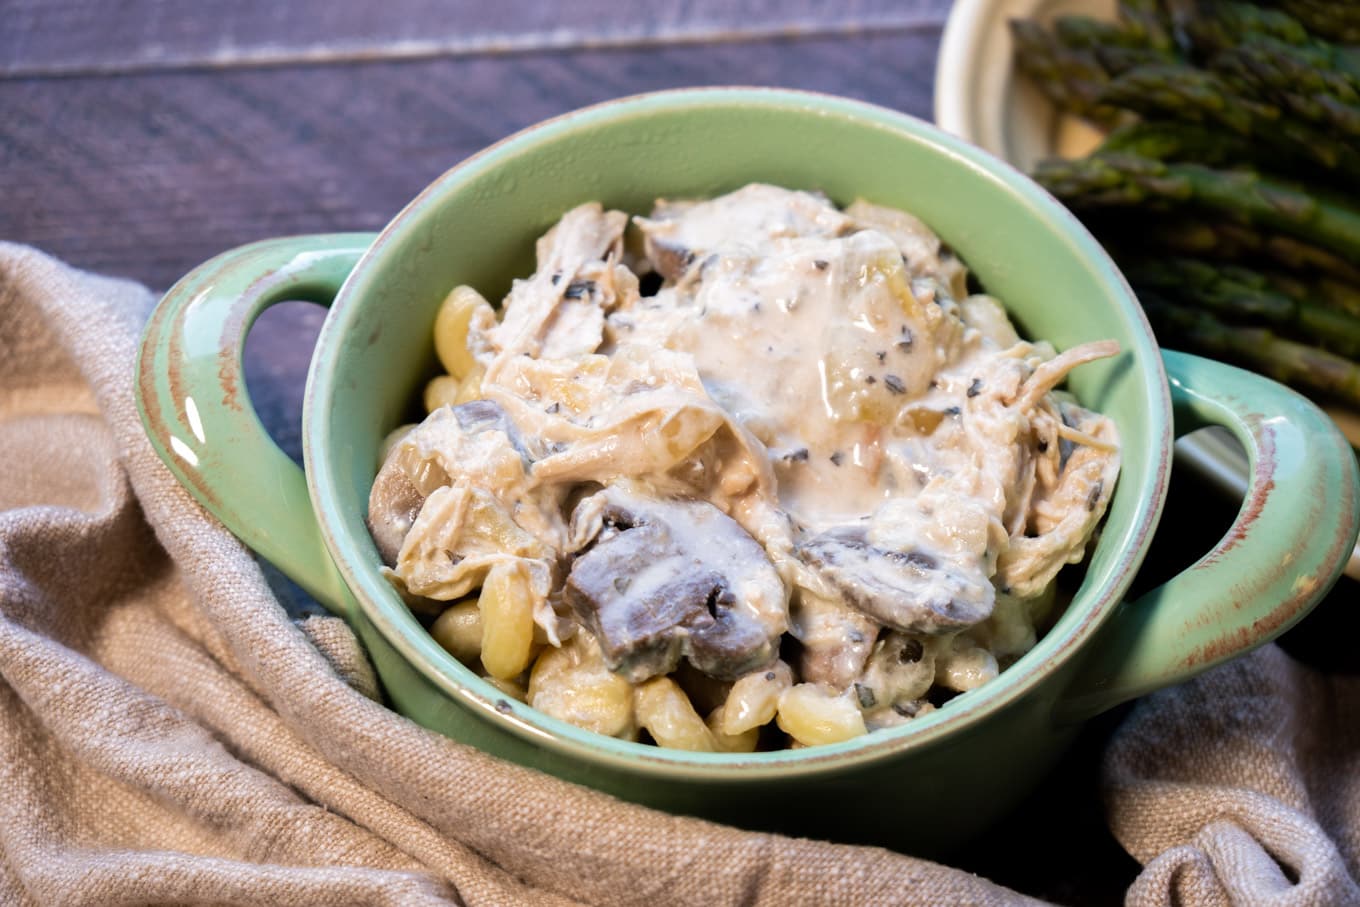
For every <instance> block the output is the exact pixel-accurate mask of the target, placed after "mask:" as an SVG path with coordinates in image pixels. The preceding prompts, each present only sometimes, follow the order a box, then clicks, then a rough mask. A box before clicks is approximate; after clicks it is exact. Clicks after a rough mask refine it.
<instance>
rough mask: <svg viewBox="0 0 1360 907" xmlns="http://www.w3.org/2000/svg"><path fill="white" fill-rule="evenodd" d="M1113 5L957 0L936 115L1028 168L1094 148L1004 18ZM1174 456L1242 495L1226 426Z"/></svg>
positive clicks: (1359, 550)
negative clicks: (1034, 80) (1055, 101)
mask: <svg viewBox="0 0 1360 907" xmlns="http://www.w3.org/2000/svg"><path fill="white" fill-rule="evenodd" d="M1115 6H1116V3H1115V0H957V2H956V3H955V4H954V7H953V9H951V10H950V12H949V20H948V21H947V22H946V24H945V29H944V37H943V39H942V40H941V42H940V56H939V60H938V62H937V63H936V66H935V122H936V123H937V124H938V125H939V126H940V127H941V128H943V129H945V130H947V131H949V132H952V133H954V134H955V135H957V136H959V137H961V138H964V139H967V140H968V141H970V142H972V143H973V144H975V145H977V146H979V147H981V148H983V149H985V150H986V151H990V152H991V153H992V154H995V155H996V156H997V157H1000V158H1003V159H1004V160H1007V161H1010V162H1011V163H1012V164H1014V165H1015V166H1017V167H1019V168H1020V169H1022V170H1024V171H1026V172H1029V171H1031V170H1033V169H1034V165H1035V164H1036V163H1038V162H1039V161H1040V160H1042V159H1043V158H1046V157H1053V156H1055V155H1060V156H1063V157H1075V156H1079V155H1082V154H1085V153H1087V152H1088V151H1090V150H1092V149H1093V148H1095V147H1096V145H1098V144H1099V143H1100V138H1101V136H1100V133H1099V132H1098V131H1097V130H1095V129H1094V128H1092V127H1091V126H1089V125H1087V124H1086V123H1084V122H1082V121H1081V120H1078V119H1076V118H1075V117H1070V116H1065V115H1060V114H1058V113H1057V112H1056V111H1055V110H1054V109H1053V105H1052V104H1050V103H1049V102H1048V99H1047V98H1045V97H1044V96H1043V94H1042V93H1041V92H1040V91H1039V90H1038V89H1037V88H1035V87H1034V86H1033V85H1031V84H1029V83H1028V81H1026V80H1025V79H1023V78H1021V77H1020V76H1019V74H1018V73H1017V72H1016V69H1015V66H1014V57H1015V49H1014V46H1013V43H1012V41H1011V33H1010V27H1009V25H1008V22H1009V21H1010V20H1011V19H1034V18H1037V19H1040V20H1049V19H1052V18H1054V17H1056V16H1062V15H1068V14H1079V15H1088V16H1093V17H1096V18H1100V19H1113V18H1114V16H1115ZM1332 415H1333V417H1334V418H1336V420H1337V421H1338V423H1339V424H1340V425H1341V426H1342V429H1343V431H1346V434H1347V435H1348V436H1349V437H1350V438H1351V442H1352V443H1356V441H1357V438H1360V432H1356V424H1355V416H1354V415H1353V414H1349V413H1338V412H1333V413H1332ZM1348 429H1349V430H1348ZM1176 459H1177V461H1178V462H1180V463H1183V464H1185V465H1187V466H1189V467H1191V468H1192V469H1194V470H1195V471H1196V472H1197V473H1199V474H1200V475H1201V476H1203V477H1204V478H1205V479H1206V480H1207V481H1208V482H1209V483H1210V484H1212V485H1213V486H1214V487H1216V488H1218V489H1220V490H1221V491H1222V492H1223V493H1224V494H1228V495H1231V496H1233V497H1237V498H1241V497H1242V496H1243V495H1244V494H1245V493H1246V490H1247V475H1248V463H1247V458H1246V455H1245V454H1244V453H1243V452H1242V448H1241V446H1240V445H1239V444H1238V443H1237V441H1236V440H1234V439H1233V437H1232V436H1231V435H1230V434H1228V432H1227V431H1226V430H1224V429H1220V428H1207V429H1203V430H1201V431H1197V432H1194V433H1192V434H1190V435H1187V436H1186V437H1184V438H1181V439H1180V440H1179V441H1177V442H1176ZM1346 575H1347V576H1349V577H1351V578H1352V579H1360V546H1357V547H1356V550H1355V552H1354V553H1353V554H1352V555H1351V559H1350V562H1349V563H1348V564H1347V565H1346Z"/></svg>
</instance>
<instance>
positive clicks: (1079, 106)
mask: <svg viewBox="0 0 1360 907" xmlns="http://www.w3.org/2000/svg"><path fill="white" fill-rule="evenodd" d="M1010 29H1011V37H1012V39H1013V40H1014V41H1015V48H1016V56H1015V59H1016V63H1017V64H1018V65H1019V67H1020V70H1021V71H1022V72H1024V73H1025V74H1026V75H1028V76H1029V77H1030V78H1031V79H1033V80H1034V83H1035V84H1036V85H1037V86H1038V87H1039V89H1040V90H1041V91H1042V92H1043V93H1044V95H1045V96H1047V98H1048V99H1049V100H1050V101H1052V102H1053V104H1054V106H1056V107H1057V108H1058V109H1059V110H1064V111H1067V112H1069V113H1073V114H1076V115H1077V116H1081V117H1086V118H1087V119H1089V120H1091V121H1093V122H1095V123H1097V124H1102V125H1103V124H1109V123H1113V122H1114V121H1115V120H1117V119H1118V117H1119V111H1118V110H1116V109H1115V108H1113V107H1111V106H1109V105H1108V104H1103V103H1101V100H1100V95H1101V92H1102V91H1103V90H1104V88H1105V84H1106V83H1107V82H1108V81H1109V76H1108V75H1107V74H1106V72H1105V68H1104V67H1103V66H1102V65H1101V63H1100V61H1099V60H1097V59H1096V57H1095V55H1094V54H1092V53H1091V52H1090V51H1085V50H1080V49H1072V48H1068V47H1064V46H1063V45H1062V44H1061V43H1060V42H1059V41H1058V40H1057V39H1056V38H1054V37H1053V36H1052V35H1051V34H1050V33H1049V32H1048V30H1047V29H1045V28H1044V27H1043V26H1042V25H1040V24H1039V23H1037V22H1034V21H1031V20H1029V19H1012V20H1011V21H1010Z"/></svg>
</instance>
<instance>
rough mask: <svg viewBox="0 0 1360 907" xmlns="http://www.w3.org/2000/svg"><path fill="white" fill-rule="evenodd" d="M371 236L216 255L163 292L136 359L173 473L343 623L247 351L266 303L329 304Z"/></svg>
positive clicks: (295, 240) (276, 243) (337, 580)
mask: <svg viewBox="0 0 1360 907" xmlns="http://www.w3.org/2000/svg"><path fill="white" fill-rule="evenodd" d="M373 239H374V236H373V234H369V233H337V234H330V235H319V236H297V237H286V238H282V239H270V240H265V241H264V242H257V243H252V244H251V245H248V246H242V247H240V248H239V249H233V250H232V251H230V252H225V253H223V254H222V255H219V256H217V257H216V258H214V259H212V260H211V261H209V262H207V263H205V264H203V265H200V266H199V267H198V268H196V269H194V270H193V271H192V272H190V273H189V274H188V275H187V276H185V277H184V279H182V280H181V281H180V282H179V283H177V284H175V286H174V287H172V288H171V289H170V292H168V293H166V294H165V298H164V299H162V300H161V301H160V304H159V305H158V306H157V308H156V311H155V312H154V313H153V314H152V316H151V320H150V321H149V322H148V323H147V326H146V331H145V333H144V335H143V337H142V346H141V352H140V354H139V356H138V361H137V408H138V410H139V411H140V412H141V415H142V424H143V425H144V426H145V428H146V432H147V435H148V436H149V437H150V438H151V444H152V446H153V447H154V448H155V449H156V452H157V453H158V454H160V457H161V459H162V460H164V461H165V463H166V465H167V466H169V467H170V471H171V472H172V473H174V474H175V477H176V478H178V479H179V480H180V482H181V483H183V485H184V486H185V487H186V488H188V489H189V491H190V493H191V494H193V496H194V497H195V498H197V499H198V501H199V503H201V504H202V505H203V506H204V507H206V508H207V509H208V511H209V512H211V513H212V514H213V515H214V516H216V517H217V518H218V519H220V520H221V521H222V522H223V523H225V524H226V526H227V528H228V529H230V530H231V531H232V532H233V533H235V534H236V536H237V537H238V538H240V539H241V540H242V541H243V542H245V543H246V544H247V545H249V546H250V547H251V548H253V549H255V551H257V552H259V554H260V555H261V556H263V557H264V558H266V559H267V560H269V561H271V562H272V563H273V564H274V565H275V566H277V567H278V568H279V569H280V570H282V571H283V572H284V573H285V574H287V575H288V576H289V577H290V578H292V579H293V580H294V581H295V582H296V583H297V584H298V585H300V586H301V587H302V588H303V589H306V590H307V592H308V593H310V594H311V595H312V596H313V597H314V598H316V599H317V601H319V602H321V603H322V604H323V605H325V606H326V607H327V608H329V609H330V610H332V611H334V612H335V613H337V614H340V615H342V616H343V615H344V614H345V612H346V611H347V607H346V602H348V601H349V600H350V595H349V592H348V590H347V589H346V588H345V584H344V581H343V580H342V579H341V577H340V573H339V571H338V570H337V569H336V567H335V564H334V563H333V562H332V561H331V558H330V554H329V553H328V552H327V551H326V546H325V543H324V542H323V541H322V538H321V530H320V527H319V526H318V524H317V522H316V518H315V516H314V515H313V511H312V502H311V497H310V496H309V495H308V493H307V480H306V478H305V477H304V475H303V472H302V469H301V468H300V467H299V466H298V465H297V464H296V463H294V462H293V461H292V460H291V459H289V457H288V455H287V454H285V453H284V452H283V451H282V450H281V449H280V448H279V446H278V445H277V444H275V443H274V441H273V439H271V438H270V437H269V435H268V433H267V432H266V431H265V429H264V426H263V425H261V424H260V419H259V417H258V416H257V415H256V414H255V409H254V407H253V406H252V405H251V402H250V394H249V393H247V391H246V381H245V370H244V368H243V366H242V363H241V355H242V352H243V351H244V349H245V341H246V334H247V333H248V332H249V331H250V326H251V325H252V324H253V323H254V321H255V319H256V318H257V317H259V315H260V313H261V312H263V311H264V310H265V309H267V308H268V307H269V306H271V305H274V304H275V303H278V302H284V301H288V300H298V301H307V302H319V303H321V304H322V305H330V304H331V302H332V301H333V300H334V298H335V295H336V293H338V292H339V290H340V286H341V284H343V283H344V282H345V278H346V277H348V276H349V273H350V271H352V270H353V269H354V266H355V264H356V263H357V262H358V261H359V258H360V256H361V255H363V253H364V251H365V250H366V249H367V248H368V246H369V245H370V244H371V243H372V242H373Z"/></svg>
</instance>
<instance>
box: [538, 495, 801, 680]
mask: <svg viewBox="0 0 1360 907" xmlns="http://www.w3.org/2000/svg"><path fill="white" fill-rule="evenodd" d="M572 536H573V539H575V540H576V542H577V544H578V547H579V546H582V545H584V544H588V543H590V541H591V540H592V539H593V540H594V541H593V545H592V546H591V547H590V548H589V550H587V551H586V552H585V553H584V554H582V555H580V556H578V557H577V558H576V561H575V563H574V564H573V566H572V570H571V575H570V576H569V577H568V578H567V584H566V588H565V590H564V599H565V600H566V602H567V604H569V605H570V606H571V607H572V609H573V610H574V611H575V612H576V614H577V616H578V617H579V618H580V619H581V621H582V623H583V624H584V625H585V626H586V627H588V628H589V629H590V630H591V631H592V632H593V633H594V635H595V637H596V639H598V640H599V643H600V648H601V650H602V651H603V653H604V658H605V662H606V663H607V664H608V665H609V667H610V669H611V670H613V671H615V672H617V673H619V674H620V675H622V676H623V677H625V678H627V679H628V680H630V681H632V682H633V683H639V682H641V681H643V680H646V679H647V678H649V677H654V676H656V675H658V674H664V673H667V672H669V671H671V670H673V669H674V668H675V667H676V665H677V664H678V663H679V661H680V659H681V658H688V659H689V661H690V663H691V664H692V665H693V666H694V667H695V668H697V669H699V670H700V671H702V672H703V673H705V674H708V675H710V676H713V677H717V678H719V679H722V680H734V679H736V678H737V677H740V676H741V675H742V674H745V673H747V672H749V671H752V670H755V669H756V668H759V667H761V666H762V665H765V664H768V663H770V662H771V661H773V660H774V658H775V657H776V655H777V653H778V647H779V638H780V635H781V634H782V633H783V632H784V629H785V626H786V624H787V605H786V595H785V592H784V586H783V584H782V583H781V582H780V580H779V576H778V574H777V573H776V572H775V569H774V567H773V566H772V565H771V564H770V561H769V559H768V558H767V557H766V556H765V551H764V549H763V548H761V546H760V545H759V544H758V543H757V542H756V541H755V540H754V539H753V538H751V536H749V535H748V534H747V533H746V532H745V530H743V529H742V528H741V527H740V526H739V525H737V523H736V522H735V521H734V520H732V519H731V518H730V517H728V516H727V515H725V514H724V513H722V511H720V510H718V509H717V508H716V507H714V506H712V505H711V504H707V503H704V502H702V501H688V500H678V501H664V500H656V499H651V498H647V497H645V496H643V495H641V494H638V493H635V492H632V491H628V490H625V489H622V488H620V487H617V486H615V487H611V488H607V489H605V490H604V491H601V492H599V493H598V494H596V495H593V496H592V497H590V498H587V499H586V500H585V501H583V502H582V503H581V504H580V505H578V507H577V509H576V512H575V514H573V517H572Z"/></svg>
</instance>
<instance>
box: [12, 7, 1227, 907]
mask: <svg viewBox="0 0 1360 907" xmlns="http://www.w3.org/2000/svg"><path fill="white" fill-rule="evenodd" d="M948 5H949V2H948V0H842V2H840V3H838V4H819V3H812V2H808V0H787V2H783V3H777V2H774V0H734V2H727V0H672V2H662V0H644V2H634V3H631V4H614V3H610V4H606V3H603V2H600V0H583V2H577V3H569V4H568V3H561V4H551V3H540V2H530V0H499V2H487V0H483V2H456V3H442V2H437V0H386V2H384V3H381V4H377V3H367V2H361V0H297V2H289V3H279V2H275V0H240V2H237V3H234V4H231V5H230V8H229V9H225V10H223V9H222V7H224V6H227V5H226V4H212V5H208V4H189V3H185V2H183V0H124V2H120V3H107V4H106V3H96V2H80V0H0V22H3V23H4V26H3V29H0V238H2V239H7V240H14V241H19V242H25V243H31V244H34V245H36V246H39V247H41V248H43V249H45V250H46V251H48V252H50V253H52V254H55V255H57V256H60V257H61V258H64V259H66V260H67V261H69V262H71V263H73V264H75V265H78V266H80V267H84V268H90V269H95V270H99V271H103V272H106V273H110V274H116V275H122V276H126V277H130V278H133V279H135V280H138V281H141V282H143V283H146V284H148V285H150V286H151V287H153V288H159V289H164V288H166V287H168V286H169V285H170V284H171V283H172V282H173V281H174V280H176V279H177V278H178V277H180V276H181V275H182V274H184V273H185V272H186V271H188V270H189V269H190V268H192V267H193V266H194V265H196V264H198V263H199V262H201V261H203V260H204V259H207V258H209V257H211V256H212V255H214V254H216V253H218V252H220V251H223V250H225V249H227V248H230V247H232V246H235V245H239V244H241V243H245V242H249V241H251V240H255V239H260V238H264V237H269V236H276V235H280V234H288V233H307V232H330V231H335V230H375V229H378V228H379V227H381V226H382V225H383V224H384V223H386V222H387V220H388V219H389V218H390V217H391V216H392V215H393V214H394V213H396V211H397V210H399V209H400V208H401V206H402V205H403V204H404V203H405V202H406V201H407V200H408V199H409V198H411V197H412V196H413V195H414V194H415V193H416V192H417V191H419V190H420V189H421V188H422V187H423V186H425V185H426V184H427V183H428V182H430V181H431V180H432V179H433V178H434V177H435V176H437V175H438V174H440V173H441V172H443V171H444V170H445V169H447V168H448V167H450V166H452V165H453V164H455V163H457V162H458V161H459V160H461V159H462V158H464V157H466V156H467V155H469V154H471V153H472V152H474V151H476V150H478V149H480V148H482V147H483V146H485V145H487V144H489V143H491V142H493V141H495V140H497V139H500V138H502V137H503V136H505V135H507V134H509V133H511V132H513V131H515V130H517V129H519V128H521V127H524V126H527V125H529V124H531V123H534V122H537V121H539V120H541V119H544V118H546V117H550V116H553V115H555V114H559V113H562V112H564V111H567V110H571V109H573V108H576V107H580V106H582V105H585V104H590V103H593V102H596V101H601V100H605V99H608V98H613V97H617V96H620V95H626V94H633V93H636V92H643V91H653V90H657V89H663V88H670V87H676V86H686V85H721V84H750V85H778V86H785V87H796V88H804V89H812V90H816V91H823V92H830V93H834V94H840V95H847V96H850V97H855V98H861V99H864V100H867V101H872V102H875V103H878V104H882V105H885V106H888V107H892V108H896V109H898V110H902V111H906V112H907V113H911V114H915V115H917V116H920V117H925V118H929V117H930V115H931V92H932V81H933V73H934V66H935V56H936V50H937V46H938V43H939V38H940V33H941V29H942V27H943V24H944V19H945V16H946V14H947V12H948ZM321 317H322V312H321V310H320V309H318V308H316V307H313V306H309V305H304V304H297V305H296V306H294V307H289V306H285V307H281V308H280V309H276V310H271V311H270V313H268V314H266V316H265V317H264V318H262V319H261V322H260V323H259V324H257V329H256V331H255V332H254V333H253V334H252V336H251V340H250V344H249V349H248V361H249V366H250V373H249V379H250V388H251V392H252V394H253V396H254V397H255V401H256V404H257V406H258V407H259V409H260V410H261V413H262V416H263V417H264V420H265V422H266V424H267V425H268V426H269V427H270V429H271V431H272V432H273V434H274V435H275V437H276V438H277V439H278V440H279V441H280V443H281V444H282V445H283V447H284V448H285V449H286V450H288V451H289V452H290V453H292V454H293V455H294V456H295V457H297V456H298V454H299V439H298V430H297V424H298V413H299V411H300V398H301V388H302V378H303V375H304V373H305V368H306V361H307V350H308V349H309V347H308V342H309V340H310V339H312V338H314V336H315V332H316V330H317V329H318V327H319V324H320V320H321ZM1177 481H1180V482H1182V483H1185V482H1187V481H1188V480H1186V479H1184V478H1182V479H1179V480H1177ZM1189 490H1190V491H1191V492H1192V493H1193V491H1194V489H1189ZM1192 496H1195V497H1199V498H1201V500H1202V498H1203V496H1202V495H1193V494H1192ZM1172 497H1173V501H1174V500H1175V499H1176V491H1175V488H1174V487H1173V495H1172ZM1234 509H1235V506H1234V505H1232V504H1231V503H1228V502H1225V503H1223V504H1222V506H1216V507H1207V508H1204V507H1197V508H1195V511H1194V513H1193V514H1192V515H1191V518H1190V519H1188V520H1183V521H1180V522H1183V523H1184V524H1185V526H1184V527H1183V528H1182V529H1181V531H1180V533H1179V534H1178V536H1177V538H1176V539H1175V540H1174V542H1166V543H1159V549H1158V550H1157V551H1154V554H1153V556H1152V558H1151V562H1150V566H1149V567H1148V568H1147V569H1145V571H1144V575H1143V577H1142V578H1141V580H1142V581H1143V582H1144V583H1145V584H1146V583H1148V582H1151V581H1152V580H1153V579H1155V578H1156V577H1157V576H1164V575H1168V574H1169V573H1170V572H1172V571H1174V570H1175V569H1178V568H1179V567H1181V566H1183V565H1184V564H1186V563H1188V562H1189V560H1191V559H1192V557H1193V556H1194V555H1196V554H1198V553H1201V552H1203V551H1204V550H1207V548H1208V547H1209V545H1210V544H1211V543H1212V541H1213V540H1214V539H1215V538H1217V536H1218V534H1220V533H1221V532H1222V530H1223V528H1224V527H1225V526H1226V525H1227V522H1228V521H1229V520H1230V519H1231V516H1232V512H1233V510H1234ZM1118 717H1119V716H1118V715H1115V716H1107V717H1105V718H1104V719H1101V720H1098V721H1097V722H1095V723H1094V724H1093V725H1092V727H1091V728H1090V730H1089V731H1088V732H1087V733H1086V734H1085V736H1084V737H1083V739H1082V741H1081V742H1080V743H1079V745H1078V746H1077V747H1076V749H1075V750H1074V751H1073V753H1072V755H1071V756H1070V757H1069V758H1068V759H1067V761H1066V762H1065V763H1064V764H1063V766H1062V767H1061V768H1060V769H1059V771H1058V772H1056V773H1055V774H1054V776H1053V777H1052V778H1051V780H1050V781H1049V782H1047V783H1046V784H1045V785H1044V787H1043V788H1042V789H1041V790H1040V791H1038V792H1037V793H1036V794H1035V795H1034V797H1032V798H1031V799H1030V801H1029V802H1027V803H1026V804H1025V806H1024V807H1023V808H1022V809H1021V810H1020V811H1019V812H1018V813H1017V814H1016V815H1015V816H1014V817H1013V818H1012V819H1010V820H1009V821H1007V822H1006V823H1005V824H1004V825H1003V826H1001V827H1000V828H998V829H996V830H995V831H994V832H993V833H992V834H990V835H989V836H988V837H987V838H986V839H984V840H983V841H981V842H979V844H978V845H976V846H975V847H973V848H971V849H969V850H968V851H966V852H963V853H960V854H958V855H957V857H956V858H955V860H954V862H955V863H956V864H957V865H960V866H963V867H965V868H967V869H970V870H972V871H975V872H979V873H982V874H984V875H987V876H989V877H991V878H993V879H995V880H997V881H999V882H1002V883H1005V884H1009V885H1012V886H1015V887H1017V888H1019V889H1020V890H1022V891H1026V892H1028V893H1031V894H1034V895H1039V896H1043V897H1048V898H1051V899H1054V900H1057V901H1059V902H1061V903H1067V904H1115V903H1119V901H1120V898H1121V893H1122V891H1123V888H1124V887H1125V886H1126V885H1127V883H1128V882H1129V880H1131V879H1132V877H1133V875H1134V874H1135V873H1136V871H1137V864H1136V863H1134V861H1133V860H1132V859H1130V858H1129V857H1128V856H1126V855H1125V854H1124V853H1123V851H1122V850H1121V849H1120V848H1119V847H1118V845H1117V844H1116V843H1115V842H1114V840H1113V838H1112V837H1111V836H1110V835H1109V833H1108V832H1107V831H1106V830H1105V825H1104V822H1103V817H1102V812H1101V807H1100V804H1099V797H1098V789H1097V770H1098V757H1099V753H1100V750H1101V747H1102V744H1103V742H1104V740H1105V738H1106V736H1107V735H1108V733H1109V732H1110V730H1111V728H1112V727H1113V726H1114V725H1115V723H1116V721H1117V719H1118ZM1002 758H1003V755H1002V754H998V759H1002Z"/></svg>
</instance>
